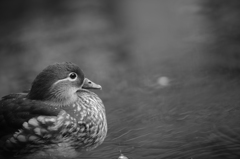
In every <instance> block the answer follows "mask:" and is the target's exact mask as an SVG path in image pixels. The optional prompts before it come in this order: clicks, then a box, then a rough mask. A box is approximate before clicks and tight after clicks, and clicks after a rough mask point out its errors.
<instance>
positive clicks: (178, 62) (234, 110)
mask: <svg viewBox="0 0 240 159" xmlns="http://www.w3.org/2000/svg"><path fill="white" fill-rule="evenodd" d="M114 2H115V3H113V1H108V0H105V1H101V2H100V1H94V0H92V1H84V0H82V1H74V2H71V3H68V2H65V1H60V2H59V4H58V5H57V6H55V5H53V6H51V5H49V4H48V2H42V3H41V5H34V4H32V5H33V6H34V7H35V9H32V10H27V11H26V13H25V15H24V16H23V15H22V16H20V18H17V19H18V20H16V19H14V18H12V17H10V20H9V21H7V22H5V23H4V24H5V25H3V26H2V27H1V34H2V35H3V36H2V38H1V43H0V45H1V50H0V54H1V59H0V61H1V62H0V66H1V69H0V74H1V76H0V82H1V86H2V87H1V91H0V94H1V96H2V95H4V94H7V93H10V92H17V91H21V90H24V89H27V88H28V87H29V85H30V83H31V81H32V79H33V78H34V77H35V75H36V74H37V73H38V72H39V71H40V70H41V69H42V68H44V67H45V66H46V65H48V64H50V63H52V62H57V61H73V62H75V63H77V64H78V65H80V66H81V67H82V68H83V70H84V72H85V74H86V75H87V76H88V77H89V78H90V79H92V80H93V81H96V82H97V83H101V84H102V86H103V91H102V92H97V93H98V94H99V95H100V96H101V98H102V99H103V101H104V103H105V105H106V109H107V118H108V125H109V131H108V132H109V133H108V136H107V138H106V140H105V142H104V143H103V145H101V146H99V147H98V148H97V149H95V150H93V151H91V152H84V153H81V154H79V157H81V158H103V159H112V158H118V156H120V154H121V153H123V154H124V155H125V156H127V157H128V158H129V159H136V158H137V159H145V158H147V159H160V158H161V159H163V158H166V159H168V158H171V159H173V158H188V159H191V158H192V159H202V158H216V159H219V158H232V159H234V158H239V156H240V153H239V149H240V148H239V146H240V137H239V135H238V134H239V133H240V127H239V121H240V117H239V112H240V108H239V105H240V100H239V97H238V96H239V90H240V89H239V88H240V82H239V75H238V71H234V70H238V69H237V68H235V69H233V68H232V67H230V68H229V67H228V64H229V65H231V61H230V62H226V66H227V67H226V68H225V69H223V68H224V66H225V65H222V66H221V67H219V68H222V69H221V70H222V71H218V72H216V69H214V71H213V70H212V69H211V67H217V66H219V65H218V64H216V63H217V62H216V60H215V56H212V54H211V52H212V51H215V50H214V49H212V47H211V46H210V44H213V41H214V38H213V37H215V36H216V35H215V34H217V33H215V34H214V35H211V36H210V35H209V33H208V32H207V31H206V30H207V29H208V27H206V26H207V25H208V24H207V23H206V17H208V16H207V15H202V14H200V13H201V12H200V10H201V5H200V4H199V3H197V1H192V0H182V1H174V0H165V1H151V3H150V2H148V1H145V0H138V1H136V0H130V1H123V2H121V3H119V2H116V1H114ZM46 6H48V7H49V9H46V8H45V7H46ZM205 7H206V6H205ZM210 8H211V7H210ZM44 9H46V10H44ZM203 9H204V8H203ZM24 10H25V9H24ZM29 13H31V14H30V15H29ZM60 13H61V14H60ZM116 19H118V20H116ZM119 19H121V20H119ZM13 24H14V25H13ZM9 26H11V27H9ZM5 32H8V33H9V34H6V33H5ZM206 47H207V48H206ZM214 47H216V44H214ZM219 47H220V46H219ZM221 47H222V46H221ZM209 48H210V49H209ZM208 49H209V50H210V51H209V50H208ZM217 50H218V49H217ZM219 58H221V57H219ZM215 64H216V66H215ZM223 70H226V71H223ZM162 77H164V79H165V82H166V79H167V80H168V82H167V83H168V84H166V85H164V84H162V83H164V80H163V82H162V81H161V80H160V79H162ZM49 158H54V157H51V156H50V157H49ZM63 158H65V157H64V156H63Z"/></svg>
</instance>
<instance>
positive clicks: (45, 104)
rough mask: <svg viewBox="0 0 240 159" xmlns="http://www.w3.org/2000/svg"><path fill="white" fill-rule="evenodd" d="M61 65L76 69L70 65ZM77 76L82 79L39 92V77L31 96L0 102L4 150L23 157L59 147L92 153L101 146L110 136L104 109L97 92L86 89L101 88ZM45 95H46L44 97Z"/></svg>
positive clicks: (57, 82)
mask: <svg viewBox="0 0 240 159" xmlns="http://www.w3.org/2000/svg"><path fill="white" fill-rule="evenodd" d="M58 65H59V64H58ZM62 65H63V66H65V65H67V66H68V67H69V65H70V67H74V68H75V67H76V66H75V65H73V64H71V63H63V64H60V66H62ZM53 68H54V67H53ZM53 68H51V67H50V69H53ZM46 70H47V71H48V70H49V68H48V69H46ZM46 70H44V71H45V72H46ZM44 71H43V72H44ZM61 71H62V70H61ZM69 72H72V70H71V68H70V70H69ZM75 72H76V71H75ZM53 73H54V71H53ZM53 75H55V74H53ZM77 75H78V76H77V78H79V79H77V78H76V77H74V78H71V79H70V78H69V77H66V78H64V76H63V77H61V78H56V79H55V80H53V81H52V82H51V84H49V86H48V87H47V86H46V88H43V86H42V87H41V88H40V89H39V88H37V87H40V86H41V84H43V85H44V80H43V79H41V78H43V77H44V76H42V75H41V74H40V75H39V76H40V77H39V76H38V77H37V78H36V79H35V83H33V86H32V89H31V90H30V91H29V92H28V93H19V94H11V95H8V96H5V97H3V98H2V100H1V101H0V127H1V130H0V147H1V149H2V150H4V151H5V152H11V153H13V154H24V153H32V152H37V151H45V150H46V151H49V150H50V151H51V150H52V149H59V148H60V149H62V150H73V151H81V150H92V149H94V148H95V147H97V146H98V145H100V144H101V143H102V142H103V140H104V139H105V137H106V134H107V122H106V116H105V108H104V105H103V103H102V101H101V99H100V98H99V97H98V96H97V95H96V94H95V93H93V92H91V91H89V90H87V89H85V88H84V87H86V88H100V86H99V85H96V84H95V83H93V82H91V81H90V80H88V79H86V78H84V76H82V77H80V76H81V73H77ZM72 77H73V76H72ZM39 79H40V81H41V82H42V83H39ZM36 80H37V81H36ZM36 82H37V83H36ZM34 84H35V86H34ZM36 88H37V89H36ZM34 89H35V90H34ZM44 92H46V94H47V95H42V94H41V93H44ZM36 94H37V95H36Z"/></svg>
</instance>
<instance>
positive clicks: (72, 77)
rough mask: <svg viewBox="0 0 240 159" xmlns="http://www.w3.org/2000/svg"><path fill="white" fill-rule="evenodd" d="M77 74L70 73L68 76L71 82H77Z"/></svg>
mask: <svg viewBox="0 0 240 159" xmlns="http://www.w3.org/2000/svg"><path fill="white" fill-rule="evenodd" d="M77 77H78V76H77V74H76V73H75V72H71V73H69V75H68V78H69V79H70V80H71V81H75V80H76V79H77Z"/></svg>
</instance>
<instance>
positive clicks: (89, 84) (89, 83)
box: [82, 78, 102, 90]
mask: <svg viewBox="0 0 240 159" xmlns="http://www.w3.org/2000/svg"><path fill="white" fill-rule="evenodd" d="M82 88H84V89H100V90H101V89H102V86H100V85H99V84H96V83H94V82H92V81H91V80H89V79H87V78H85V79H84V81H83V86H82Z"/></svg>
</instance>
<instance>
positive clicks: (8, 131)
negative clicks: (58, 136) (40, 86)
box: [0, 93, 64, 147]
mask: <svg viewBox="0 0 240 159" xmlns="http://www.w3.org/2000/svg"><path fill="white" fill-rule="evenodd" d="M63 113H64V112H62V111H61V108H59V107H54V106H49V105H48V104H46V103H43V102H40V101H34V100H30V99H28V98H27V94H26V93H18V94H10V95H7V96H5V97H3V98H2V99H1V100H0V128H1V129H0V147H3V145H4V146H8V147H16V146H19V144H21V143H23V142H28V141H30V140H34V139H36V137H43V134H41V133H42V131H43V129H48V128H50V127H51V128H52V129H57V128H56V124H58V125H57V126H59V124H60V123H61V121H62V120H64V119H63V118H64V115H62V114H63ZM60 115H61V118H59V117H60ZM33 135H35V136H33ZM45 135H46V134H45ZM6 144H7V145H6Z"/></svg>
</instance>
